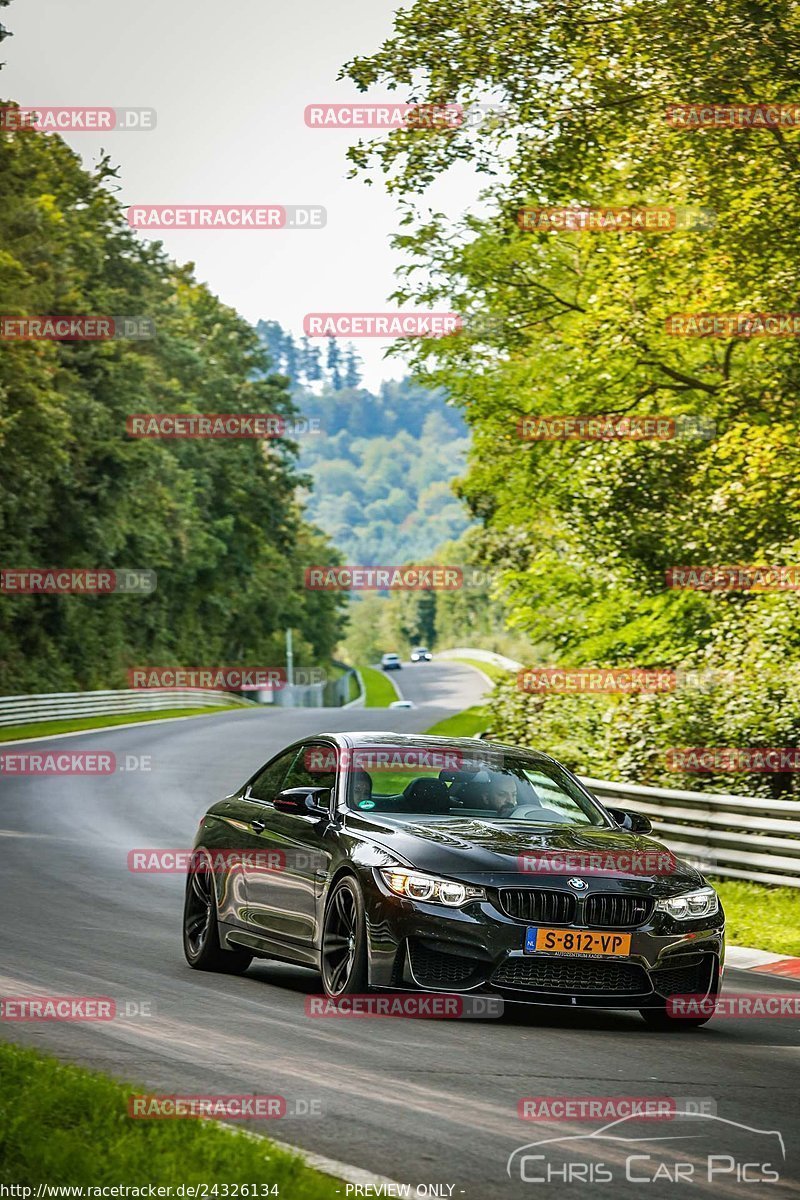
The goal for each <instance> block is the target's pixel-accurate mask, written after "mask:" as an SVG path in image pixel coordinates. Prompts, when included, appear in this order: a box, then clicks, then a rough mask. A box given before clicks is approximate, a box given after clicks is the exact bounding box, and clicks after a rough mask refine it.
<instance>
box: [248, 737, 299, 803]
mask: <svg viewBox="0 0 800 1200" xmlns="http://www.w3.org/2000/svg"><path fill="white" fill-rule="evenodd" d="M296 754H297V751H296V750H289V752H288V753H286V754H281V755H279V757H278V758H276V759H273V761H272V762H271V763H270V764H269V765H268V766H266V767H265V768H264V770H263V771H262V772H261V774H260V775H258V776H257V777H256V779H255V780H254V781H253V783H251V785H250V797H251V798H252V799H253V800H263V801H264V803H265V804H271V803H272V801H273V800H274V799H275V797H276V795H277V794H278V792H279V791H280V790H281V788H282V787H283V781H284V779H285V778H286V774H287V772H288V770H289V768H290V767H291V765H292V762H293V761H294V758H295V756H296Z"/></svg>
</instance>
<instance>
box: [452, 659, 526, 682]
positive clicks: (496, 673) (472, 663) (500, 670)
mask: <svg viewBox="0 0 800 1200" xmlns="http://www.w3.org/2000/svg"><path fill="white" fill-rule="evenodd" d="M440 661H441V662H461V663H466V664H467V666H468V667H475V668H476V670H478V671H483V673H484V675H488V676H489V678H490V679H491V680H492V682H495V681H496V680H498V679H508V677H509V675H512V674H513V671H507V670H506V668H505V667H498V666H497V665H496V664H495V663H490V662H480V661H479V660H478V659H477V658H443V659H441V660H440Z"/></svg>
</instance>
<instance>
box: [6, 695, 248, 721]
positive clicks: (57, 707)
mask: <svg viewBox="0 0 800 1200" xmlns="http://www.w3.org/2000/svg"><path fill="white" fill-rule="evenodd" d="M227 704H236V705H241V706H242V707H248V708H249V707H251V706H252V704H253V702H252V700H246V699H244V697H242V696H237V695H234V694H233V693H232V692H221V691H215V690H211V689H207V688H146V689H141V688H122V689H120V690H117V691H114V690H106V691H97V692H49V693H42V694H41V695H31V696H0V727H1V726H4V725H28V724H33V723H34V722H37V721H68V720H71V719H72V718H74V717H91V716H113V715H118V714H120V713H137V712H153V711H157V710H158V709H164V708H210V707H216V706H217V705H227Z"/></svg>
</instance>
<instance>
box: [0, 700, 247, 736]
mask: <svg viewBox="0 0 800 1200" xmlns="http://www.w3.org/2000/svg"><path fill="white" fill-rule="evenodd" d="M264 707H265V706H264V705H258V708H259V709H260V710H261V711H262V712H263V711H264ZM232 708H237V709H239V711H240V712H253V710H254V709H255V708H256V705H253V707H252V708H251V707H250V706H249V705H248V706H247V707H246V708H245V707H244V706H242V705H241V704H215V705H212V706H210V707H208V708H163V709H160V710H155V709H154V710H153V711H152V712H143V713H141V712H132V713H115V714H114V715H113V716H110V717H73V718H71V719H70V720H68V721H32V722H29V723H28V724H27V725H4V726H3V727H2V729H0V742H16V741H19V740H20V739H22V738H32V737H50V736H52V735H53V734H54V733H74V732H77V731H79V730H81V729H106V728H107V727H110V726H113V725H130V724H131V723H132V722H134V721H136V722H138V721H163V720H165V719H166V718H168V717H202V716H209V715H210V714H211V713H219V712H230V711H231V709H232Z"/></svg>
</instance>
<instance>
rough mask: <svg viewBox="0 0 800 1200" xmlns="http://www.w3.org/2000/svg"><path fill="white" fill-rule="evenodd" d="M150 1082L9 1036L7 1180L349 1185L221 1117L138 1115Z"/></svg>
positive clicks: (1, 1113) (312, 1191)
mask: <svg viewBox="0 0 800 1200" xmlns="http://www.w3.org/2000/svg"><path fill="white" fill-rule="evenodd" d="M143 1091H144V1089H137V1088H134V1087H132V1086H130V1085H128V1084H121V1083H117V1082H116V1081H115V1080H113V1079H109V1078H108V1077H107V1076H105V1075H99V1074H95V1073H94V1072H90V1071H85V1070H83V1068H81V1067H75V1066H70V1065H65V1064H63V1063H60V1062H58V1061H56V1060H55V1059H53V1058H47V1057H45V1056H44V1055H41V1054H39V1053H38V1052H36V1051H33V1050H27V1049H23V1048H21V1047H19V1046H14V1045H9V1044H7V1043H0V1117H2V1120H0V1183H5V1184H10V1183H17V1184H19V1183H22V1184H27V1185H30V1184H33V1185H34V1186H35V1185H37V1184H39V1183H51V1184H72V1185H78V1184H82V1185H83V1186H97V1185H105V1184H119V1183H127V1184H132V1185H147V1184H160V1185H161V1184H172V1185H173V1186H175V1185H177V1184H179V1183H209V1184H212V1183H259V1184H270V1185H271V1184H276V1185H277V1187H278V1194H279V1195H280V1196H283V1197H286V1198H287V1200H289V1198H291V1200H333V1198H334V1197H335V1196H336V1195H337V1189H338V1191H339V1193H340V1194H341V1193H342V1192H343V1189H344V1185H343V1184H342V1183H341V1182H340V1181H338V1180H335V1179H333V1178H332V1177H330V1176H327V1175H322V1174H320V1173H319V1172H317V1171H312V1170H311V1169H310V1168H308V1167H306V1166H305V1165H304V1164H303V1162H302V1160H301V1159H299V1158H297V1157H296V1156H295V1155H293V1154H290V1153H288V1152H287V1151H285V1150H280V1149H278V1148H277V1147H276V1146H274V1145H273V1144H272V1143H271V1142H267V1141H264V1142H262V1141H255V1140H253V1139H251V1138H247V1137H242V1136H241V1135H240V1134H239V1133H238V1132H236V1133H232V1132H229V1131H228V1130H227V1129H225V1128H222V1127H221V1126H219V1125H216V1124H215V1123H214V1122H213V1121H200V1120H197V1119H195V1118H189V1119H183V1120H172V1121H170V1120H133V1119H131V1118H130V1117H129V1116H128V1108H127V1105H128V1096H129V1095H131V1094H132V1093H138V1094H142V1092H143ZM279 1123H280V1122H279V1121H278V1122H274V1121H273V1122H269V1121H264V1122H262V1124H263V1125H265V1126H267V1125H269V1126H270V1128H271V1129H274V1128H275V1125H276V1124H279Z"/></svg>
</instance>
